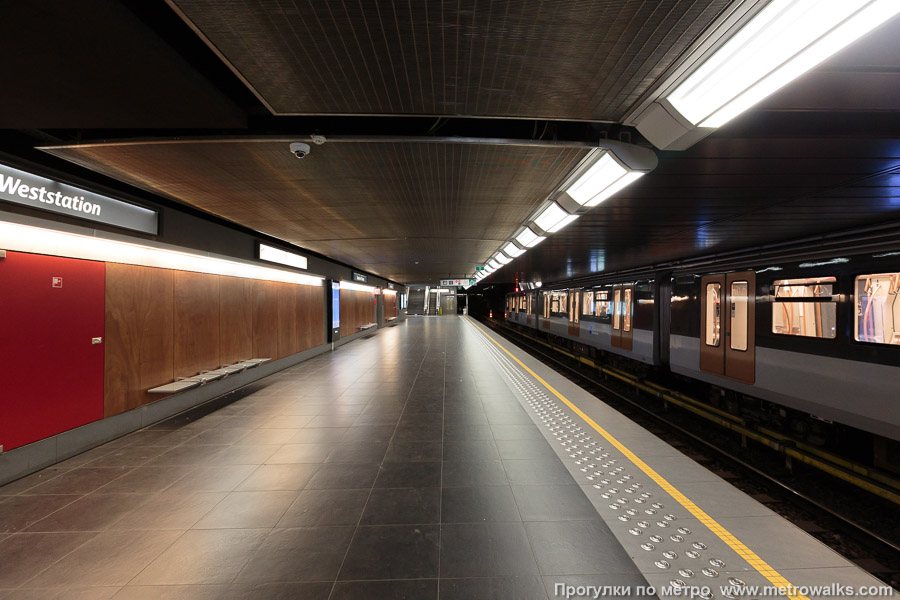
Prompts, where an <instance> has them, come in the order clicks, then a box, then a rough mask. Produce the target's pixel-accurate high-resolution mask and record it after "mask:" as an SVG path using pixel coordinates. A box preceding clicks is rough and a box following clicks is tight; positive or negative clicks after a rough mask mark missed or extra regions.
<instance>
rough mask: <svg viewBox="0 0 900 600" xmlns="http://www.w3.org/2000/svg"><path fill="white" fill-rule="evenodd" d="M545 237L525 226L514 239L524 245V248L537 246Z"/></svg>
mask: <svg viewBox="0 0 900 600" xmlns="http://www.w3.org/2000/svg"><path fill="white" fill-rule="evenodd" d="M545 239H547V238H545V237H543V236H540V235H538V234H536V233H535V232H534V231H532V230H531V227H526V228H525V229H524V230H523V231H522V233H520V234H519V235H517V236H516V241H517V242H519V243H520V244H521V245H523V246H525V247H526V248H534V247H535V246H537V245H538V244H540V243H541V242H543V241H544V240H545Z"/></svg>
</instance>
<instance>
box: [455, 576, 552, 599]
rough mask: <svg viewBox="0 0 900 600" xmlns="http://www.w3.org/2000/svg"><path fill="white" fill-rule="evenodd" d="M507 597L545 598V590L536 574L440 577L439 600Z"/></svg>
mask: <svg viewBox="0 0 900 600" xmlns="http://www.w3.org/2000/svg"><path fill="white" fill-rule="evenodd" d="M554 597H555V596H554ZM508 599H514V600H547V592H546V591H545V589H544V584H543V581H541V578H540V577H538V576H537V575H531V576H523V577H479V578H475V579H441V600H508Z"/></svg>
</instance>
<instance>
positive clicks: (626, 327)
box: [622, 288, 634, 331]
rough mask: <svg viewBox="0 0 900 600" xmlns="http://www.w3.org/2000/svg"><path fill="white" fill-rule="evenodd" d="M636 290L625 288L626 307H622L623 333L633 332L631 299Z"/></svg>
mask: <svg viewBox="0 0 900 600" xmlns="http://www.w3.org/2000/svg"><path fill="white" fill-rule="evenodd" d="M633 292H634V290H633V289H632V288H625V300H624V303H625V306H623V307H622V309H623V310H622V316H623V319H622V331H631V297H632V294H633Z"/></svg>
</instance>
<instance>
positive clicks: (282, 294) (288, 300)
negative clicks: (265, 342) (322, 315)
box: [276, 283, 300, 357]
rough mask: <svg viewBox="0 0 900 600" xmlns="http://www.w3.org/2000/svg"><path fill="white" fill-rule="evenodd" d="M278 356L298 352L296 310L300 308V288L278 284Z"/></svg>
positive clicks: (298, 337)
mask: <svg viewBox="0 0 900 600" xmlns="http://www.w3.org/2000/svg"><path fill="white" fill-rule="evenodd" d="M276 285H277V286H278V356H279V357H285V356H290V355H291V354H296V353H297V352H300V336H299V331H298V328H297V320H298V319H297V316H298V315H297V308H298V307H299V306H300V286H299V285H294V284H290V283H278V284H276Z"/></svg>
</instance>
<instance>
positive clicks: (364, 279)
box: [353, 271, 369, 283]
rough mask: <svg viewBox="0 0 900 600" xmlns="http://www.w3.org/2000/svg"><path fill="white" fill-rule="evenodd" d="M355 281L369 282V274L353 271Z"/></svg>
mask: <svg viewBox="0 0 900 600" xmlns="http://www.w3.org/2000/svg"><path fill="white" fill-rule="evenodd" d="M353 281H355V282H357V283H369V276H368V275H363V274H362V273H357V272H356V271H353Z"/></svg>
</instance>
